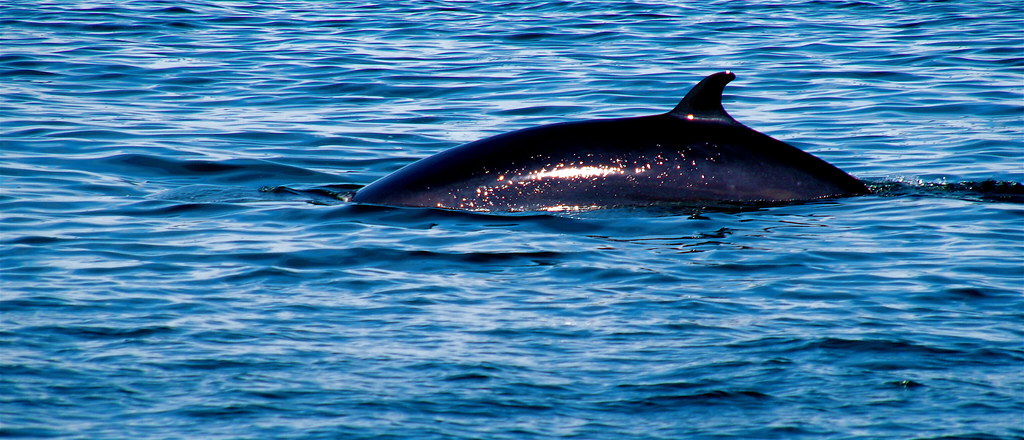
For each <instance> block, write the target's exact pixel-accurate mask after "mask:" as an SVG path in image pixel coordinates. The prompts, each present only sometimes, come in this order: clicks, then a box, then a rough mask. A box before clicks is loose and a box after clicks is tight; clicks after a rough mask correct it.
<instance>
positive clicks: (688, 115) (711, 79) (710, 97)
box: [668, 70, 736, 122]
mask: <svg viewBox="0 0 1024 440" xmlns="http://www.w3.org/2000/svg"><path fill="white" fill-rule="evenodd" d="M735 78H736V74H734V73H732V72H730V71H728V70H726V71H725V72H718V73H715V74H712V75H711V76H708V77H707V78H704V79H703V80H701V82H699V83H697V85H695V86H693V88H692V89H690V93H687V94H686V96H685V97H683V100H682V101H679V104H678V105H676V108H674V109H672V111H670V112H668V114H670V115H672V116H675V117H677V118H684V119H701V120H715V121H720V122H736V120H734V119H733V118H732V116H729V114H728V113H726V112H725V109H724V108H722V91H723V90H725V85H726V84H729V81H732V80H733V79H735Z"/></svg>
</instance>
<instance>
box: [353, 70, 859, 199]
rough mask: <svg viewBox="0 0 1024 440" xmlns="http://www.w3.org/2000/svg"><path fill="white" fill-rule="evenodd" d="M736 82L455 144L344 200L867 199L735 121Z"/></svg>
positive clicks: (846, 178)
mask: <svg viewBox="0 0 1024 440" xmlns="http://www.w3.org/2000/svg"><path fill="white" fill-rule="evenodd" d="M735 77H736V76H735V75H734V74H733V73H731V72H729V71H726V72H719V73H715V74H713V75H711V76H708V77H707V78H705V79H704V80H702V81H701V82H700V83H698V84H697V85H696V86H694V88H693V89H691V90H690V92H689V93H687V95H686V96H685V97H684V98H683V99H682V100H681V101H680V102H679V104H678V105H677V106H676V107H675V108H674V109H673V110H672V111H670V112H668V113H664V114H659V115H653V116H643V117H633V118H620V119H605V120H589V121H578V122H565V123H558V124H551V125H544V126H539V127H533V128H526V129H522V130H518V131H513V132H510V133H505V134H500V135H497V136H492V137H489V138H486V139H482V140H479V141H475V142H471V143H468V144H464V145H461V146H458V147H455V148H452V149H449V150H447V151H443V152H441V153H438V154H435V155H433V156H430V157H427V158H424V159H421V160H419V161H417V162H414V163H412V164H410V165H408V166H406V167H404V168H402V169H400V170H398V171H396V172H394V173H392V174H390V175H388V176H385V177H384V178H382V179H380V180H377V181H376V182H373V183H371V184H370V185H367V186H366V187H364V188H362V189H360V190H359V191H358V192H357V193H356V194H355V195H354V196H353V197H352V201H353V202H355V203H365V204H376V205H388V206H413V207H431V208H442V209H455V210H469V211H506V212H508V211H560V210H567V209H596V208H611V207H629V206H649V205H653V204H659V203H687V202H693V203H703V202H711V203H714V202H737V203H753V204H757V203H764V204H773V203H781V202H796V201H807V200H816V199H824V198H831V197H844V196H853V195H859V194H866V193H868V192H869V190H868V188H867V187H866V186H865V185H864V183H862V182H861V181H859V180H857V179H855V178H853V177H852V176H850V175H849V174H846V173H845V172H843V171H842V170H840V169H838V168H836V167H835V166H833V165H831V164H829V163H827V162H825V161H823V160H821V159H819V158H817V157H815V156H813V155H811V154H809V153H806V152H804V151H801V150H799V149H797V148H795V147H793V146H791V145H789V144H786V143H784V142H782V141H779V140H776V139H774V138H772V137H770V136H768V135H765V134H763V133H760V132H758V131H755V130H753V129H750V128H748V127H746V126H744V125H743V124H741V123H739V122H737V121H736V120H735V119H733V118H732V117H731V116H729V114H728V113H726V111H725V109H724V108H723V107H722V92H723V90H724V89H725V85H726V84H728V83H729V82H730V81H732V80H733V79H734V78H735Z"/></svg>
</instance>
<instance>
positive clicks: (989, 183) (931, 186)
mask: <svg viewBox="0 0 1024 440" xmlns="http://www.w3.org/2000/svg"><path fill="white" fill-rule="evenodd" d="M868 188H869V189H870V190H871V192H872V193H874V194H877V195H880V196H883V197H906V196H918V197H921V196H925V197H944V198H957V199H964V200H974V201H995V202H1008V203H1024V183H1020V182H1012V181H999V180H981V181H964V182H952V183H950V182H925V181H922V180H916V181H915V180H909V179H896V180H885V181H876V182H868Z"/></svg>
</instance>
